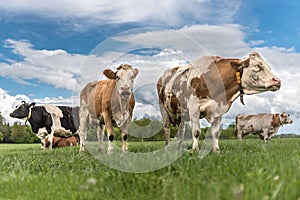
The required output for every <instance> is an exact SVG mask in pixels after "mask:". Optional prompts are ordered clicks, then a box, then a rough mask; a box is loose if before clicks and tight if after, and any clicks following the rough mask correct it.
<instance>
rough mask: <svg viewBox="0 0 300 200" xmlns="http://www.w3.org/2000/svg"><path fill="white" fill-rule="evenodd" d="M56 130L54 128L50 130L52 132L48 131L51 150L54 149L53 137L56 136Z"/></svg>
mask: <svg viewBox="0 0 300 200" xmlns="http://www.w3.org/2000/svg"><path fill="white" fill-rule="evenodd" d="M54 129H55V128H54V127H53V126H52V127H51V128H50V130H49V129H47V130H48V133H49V136H48V141H49V143H50V145H49V149H52V145H53V136H54Z"/></svg>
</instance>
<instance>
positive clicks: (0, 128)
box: [0, 112, 10, 142]
mask: <svg viewBox="0 0 300 200" xmlns="http://www.w3.org/2000/svg"><path fill="white" fill-rule="evenodd" d="M0 132H1V133H2V140H1V139H0V142H10V127H9V125H8V124H7V123H6V122H5V119H4V117H3V116H2V114H1V112H0Z"/></svg>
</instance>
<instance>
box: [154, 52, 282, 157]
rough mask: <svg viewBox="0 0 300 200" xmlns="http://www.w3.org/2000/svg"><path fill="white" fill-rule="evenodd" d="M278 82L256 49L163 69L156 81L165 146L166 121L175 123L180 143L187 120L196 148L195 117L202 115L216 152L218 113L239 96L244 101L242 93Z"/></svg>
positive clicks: (270, 87) (273, 86)
mask: <svg viewBox="0 0 300 200" xmlns="http://www.w3.org/2000/svg"><path fill="white" fill-rule="evenodd" d="M280 86H281V81H280V79H279V78H277V77H276V76H275V75H273V73H272V72H271V68H270V66H269V65H268V64H267V63H266V62H265V61H264V60H263V58H262V57H261V56H260V55H259V54H258V53H256V52H253V53H250V54H249V55H248V56H247V57H246V58H244V59H238V58H222V57H219V56H204V57H202V58H200V59H199V60H197V61H196V62H194V63H190V64H188V65H186V66H180V67H175V68H172V69H167V70H166V71H165V72H164V74H163V75H162V76H161V77H160V78H159V80H158V82H157V92H158V97H159V105H160V111H161V114H162V118H163V121H164V132H165V140H166V146H167V148H168V146H169V142H170V124H173V125H175V126H176V125H178V126H179V131H178V137H179V144H181V143H182V140H183V134H184V132H185V127H186V124H187V122H189V121H191V127H192V136H193V145H192V151H194V150H198V149H199V147H198V139H199V136H200V134H201V132H200V131H201V130H200V124H199V119H200V118H205V119H206V120H207V121H208V122H209V123H211V136H212V142H213V144H212V149H213V151H214V152H219V144H218V138H219V130H220V126H221V119H222V115H223V114H225V113H226V112H227V111H228V110H229V108H230V107H231V105H232V103H233V101H234V100H235V99H237V98H238V97H240V100H241V102H242V103H243V104H244V101H243V95H245V94H246V95H252V94H257V93H262V92H265V91H277V90H278V89H279V88H280Z"/></svg>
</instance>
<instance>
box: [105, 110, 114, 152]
mask: <svg viewBox="0 0 300 200" xmlns="http://www.w3.org/2000/svg"><path fill="white" fill-rule="evenodd" d="M103 119H104V122H105V126H106V130H107V137H108V148H107V153H108V154H111V153H112V151H113V140H114V137H115V134H114V130H113V125H112V119H111V118H110V116H109V114H108V113H103Z"/></svg>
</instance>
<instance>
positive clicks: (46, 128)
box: [10, 101, 78, 149]
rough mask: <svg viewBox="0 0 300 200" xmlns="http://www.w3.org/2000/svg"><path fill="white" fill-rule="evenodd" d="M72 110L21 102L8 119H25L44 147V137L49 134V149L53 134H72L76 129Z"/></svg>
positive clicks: (65, 107) (64, 107) (63, 107)
mask: <svg viewBox="0 0 300 200" xmlns="http://www.w3.org/2000/svg"><path fill="white" fill-rule="evenodd" d="M73 114H74V112H73V110H72V108H71V107H67V106H53V105H42V106H35V103H34V102H33V103H31V104H29V103H26V102H25V101H22V102H21V104H20V105H18V106H17V107H16V109H15V110H14V111H13V112H12V113H10V117H14V118H18V119H26V121H29V123H30V125H31V129H32V131H33V132H34V133H35V134H37V136H38V137H39V138H40V139H41V141H42V143H43V146H44V147H45V137H46V136H47V135H48V134H49V135H50V136H49V141H50V149H51V148H52V143H53V142H52V138H53V136H54V133H55V132H60V133H61V132H65V133H66V134H67V135H72V134H74V133H75V132H76V131H77V129H78V124H77V125H76V123H75V121H74V117H73Z"/></svg>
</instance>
